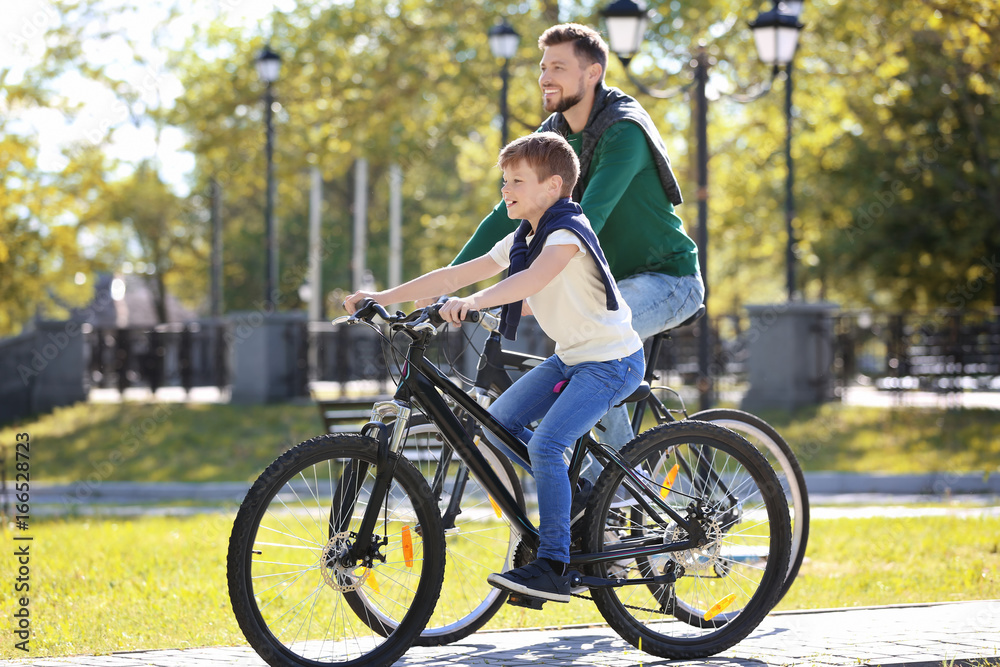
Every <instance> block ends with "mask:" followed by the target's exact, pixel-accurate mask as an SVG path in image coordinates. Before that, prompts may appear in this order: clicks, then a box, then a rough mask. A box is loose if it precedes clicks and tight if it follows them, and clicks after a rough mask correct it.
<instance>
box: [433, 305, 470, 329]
mask: <svg viewBox="0 0 1000 667" xmlns="http://www.w3.org/2000/svg"><path fill="white" fill-rule="evenodd" d="M443 305H444V303H443V302H441V303H436V304H434V305H433V306H429V307H428V309H427V319H428V320H430V321H431V323H432V324H434V325H435V326H439V325H442V324H444V318H442V317H441V315H440V313H438V310H440V309H441V306H443ZM479 318H480V312H479V311H478V310H470V311H469V312H467V313H466V314H465V317H464V318H462V321H463V322H478V321H479Z"/></svg>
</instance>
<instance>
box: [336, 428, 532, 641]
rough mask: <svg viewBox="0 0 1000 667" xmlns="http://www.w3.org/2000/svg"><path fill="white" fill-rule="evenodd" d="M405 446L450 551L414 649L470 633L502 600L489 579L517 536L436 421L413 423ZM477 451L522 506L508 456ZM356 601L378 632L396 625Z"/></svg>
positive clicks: (502, 567)
mask: <svg viewBox="0 0 1000 667" xmlns="http://www.w3.org/2000/svg"><path fill="white" fill-rule="evenodd" d="M405 447H406V450H407V451H408V452H410V451H412V452H414V455H415V456H416V458H417V459H419V460H418V465H419V468H420V470H421V472H423V473H424V475H425V476H426V477H427V478H428V479H429V480H431V483H432V487H431V492H432V493H433V494H434V497H435V498H436V499H437V502H438V506H439V508H440V510H441V514H442V517H443V520H442V523H443V527H444V534H445V547H446V553H447V557H446V565H445V576H444V584H443V587H442V591H443V592H442V595H441V600H440V601H439V602H438V605H437V607H436V608H435V609H434V614H433V615H432V616H431V619H430V620H429V621H428V622H427V625H426V626H425V627H424V629H423V631H422V632H421V633H420V636H419V637H417V638H416V639H415V640H414V645H416V646H442V645H445V644H450V643H452V642H456V641H459V640H461V639H464V638H465V637H467V636H469V635H470V634H472V633H474V632H475V631H476V630H478V629H479V628H481V627H482V626H484V625H485V624H486V623H488V622H489V620H490V619H492V618H493V616H495V615H496V613H497V611H498V610H499V609H500V607H502V606H503V604H504V602H506V600H507V593H506V592H504V591H501V590H500V589H498V588H494V587H493V586H490V585H489V583H488V582H487V581H486V578H487V577H488V576H489V575H490V574H491V573H493V572H504V571H506V570H507V569H509V567H508V565H509V563H510V562H511V559H512V558H513V557H514V552H515V550H516V548H517V545H518V542H519V538H518V535H517V533H516V532H515V531H514V530H512V529H511V527H510V526H509V525H508V524H507V522H506V521H505V520H504V519H503V518H502V517H501V515H500V512H499V508H498V507H497V506H495V505H494V502H493V500H492V499H491V498H490V497H489V494H487V492H486V490H485V489H484V488H483V487H482V486H481V485H480V483H479V481H478V480H477V479H476V478H475V477H474V476H472V475H469V474H468V469H467V468H466V466H465V464H464V463H462V461H461V460H460V459H458V458H457V457H454V456H453V455H452V454H453V453H452V451H451V448H450V447H449V445H448V444H447V442H445V440H444V437H443V436H442V435H441V431H440V429H438V427H437V425H436V424H434V423H431V422H428V421H427V420H426V419H425V418H423V417H417V418H414V419H413V420H412V421H411V422H410V425H409V428H408V430H407V435H406V445H405ZM479 451H480V452H482V454H483V456H484V457H485V458H486V460H487V461H488V462H489V463H490V465H491V466H492V467H493V470H494V471H496V473H497V475H498V476H499V477H500V480H501V481H502V482H503V484H504V486H505V487H506V488H507V490H508V491H509V492H510V493H511V495H513V496H514V498H515V500H517V502H518V503H519V504H520V506H521V507H524V494H523V493H522V490H521V484H520V481H519V480H518V478H517V474H516V473H515V472H514V468H513V466H512V465H511V464H510V462H509V461H508V460H507V458H506V457H504V456H503V455H501V454H499V453H497V452H495V451H494V450H493V448H492V447H491V446H489V445H488V444H487V443H485V442H480V443H479ZM353 597H354V599H352V600H351V602H352V606H354V608H355V611H357V612H358V615H359V617H361V618H362V619H363V620H365V621H366V622H370V625H371V626H372V628H373V629H374V630H375V631H377V632H381V633H385V632H390V631H391V630H392V628H393V627H395V625H394V624H395V621H394V620H393V619H391V618H386V617H385V616H384V615H383V614H380V613H378V612H377V611H375V610H371V609H369V608H368V607H369V605H368V603H367V600H366V596H365V594H364V591H360V592H358V593H357V594H355V595H354V596H353Z"/></svg>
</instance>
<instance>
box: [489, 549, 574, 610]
mask: <svg viewBox="0 0 1000 667" xmlns="http://www.w3.org/2000/svg"><path fill="white" fill-rule="evenodd" d="M486 581H488V582H489V583H490V585H491V586H493V587H495V588H499V589H500V590H504V591H510V592H511V593H520V594H521V595H527V596H529V597H533V598H539V599H542V600H550V601H552V602H569V597H570V595H569V576H568V575H565V574H562V575H560V574H556V573H555V572H554V571H553V570H552V566H551V565H549V564H548V562H546V561H544V560H542V559H538V560H534V561H532V562H530V563H528V564H527V565H525V566H524V567H519V568H517V569H515V570H510V571H508V572H504V573H503V574H491V575H490V576H488V577H487V578H486Z"/></svg>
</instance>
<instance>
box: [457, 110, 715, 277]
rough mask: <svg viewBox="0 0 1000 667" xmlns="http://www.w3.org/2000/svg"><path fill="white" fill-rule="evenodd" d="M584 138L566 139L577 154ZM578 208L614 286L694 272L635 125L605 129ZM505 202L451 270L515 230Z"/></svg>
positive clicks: (691, 252) (694, 260)
mask: <svg viewBox="0 0 1000 667" xmlns="http://www.w3.org/2000/svg"><path fill="white" fill-rule="evenodd" d="M581 138H582V133H577V134H571V135H569V136H568V137H566V139H567V140H568V141H569V143H570V146H572V147H573V150H575V151H576V152H577V154H579V152H580V142H581ZM583 186H584V190H583V200H582V201H581V202H580V206H581V207H582V208H583V212H584V214H585V215H586V216H587V218H588V219H589V220H590V224H591V226H592V227H593V228H594V231H595V232H596V233H597V238H598V240H599V241H600V243H601V248H602V249H603V250H604V255H605V257H607V260H608V264H609V265H610V266H611V273H612V274H613V275H614V277H615V280H622V279H623V278H627V277H629V276H633V275H635V274H637V273H645V272H655V273H666V274H668V275H672V276H687V275H691V274H693V273H695V272H696V271H697V270H698V248H697V246H696V245H695V243H694V241H692V240H691V238H690V237H689V236H688V235H687V234H686V233H685V232H684V225H683V223H682V222H681V219H680V218H679V217H677V214H676V213H675V212H674V206H673V204H671V203H670V201H669V200H668V199H667V195H666V193H664V191H663V185H662V184H661V182H660V177H659V174H658V172H657V170H656V163H655V162H653V155H652V153H651V152H650V150H649V145H648V144H647V143H646V137H645V136H644V135H643V133H642V130H641V129H640V128H639V126H638V125H636V124H635V123H631V122H628V121H622V122H619V123H615V124H614V125H612V126H611V127H610V128H608V129H607V130H606V131H605V132H604V134H603V135H602V136H601V139H600V141H598V142H597V148H596V150H595V152H594V158H593V160H592V162H591V164H590V173H589V174H588V175H587V178H586V179H585V181H584V183H583ZM518 222H519V221H512V220H511V219H510V218H508V217H507V207H506V206H505V205H504V203H503V200H501V201H500V203H499V204H497V206H496V207H495V208H494V209H493V211H492V212H491V213H490V214H489V215H488V216H486V218H484V219H483V221H482V222H481V223H479V227H478V229H476V232H475V234H473V235H472V238H471V239H469V242H468V243H466V244H465V247H464V248H462V251H461V252H460V253H459V254H458V256H457V257H456V258H455V260H454V261H453V262H452V264H461V263H462V262H467V261H469V260H472V259H476V258H477V257H480V256H482V255H485V254H486V253H487V252H489V250H490V248H492V247H493V245H494V244H495V243H496V242H497V241H499V240H500V239H502V238H503V237H504V236H506V235H507V234H509V233H511V232H512V231H514V229H516V228H517V225H518Z"/></svg>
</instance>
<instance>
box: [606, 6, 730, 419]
mask: <svg viewBox="0 0 1000 667" xmlns="http://www.w3.org/2000/svg"><path fill="white" fill-rule="evenodd" d="M640 2H642V0H640ZM601 16H603V17H604V21H605V24H606V25H607V29H608V48H609V49H611V50H612V51H613V52H614V53H615V54H616V55H617V56H618V59H619V60H620V61H621V63H622V66H623V67H624V68H625V73H626V74H627V75H628V77H629V79H630V80H631V81H632V82H633V83H635V84H636V85H637V86H638V87H639V88H640V89H641V90H642V91H643V92H644V93H646V94H647V95H650V96H652V97H657V98H660V99H665V98H669V97H673V96H675V95H679V94H681V93H683V92H684V91H686V90H687V88H688V86H682V87H680V88H677V89H675V90H673V91H669V92H666V91H655V90H650V89H649V88H647V87H646V86H645V85H643V84H642V83H641V82H640V81H638V80H637V79H635V78H634V77H632V74H631V73H630V72H629V70H628V65H629V62H631V60H632V56H634V55H635V54H636V53H637V52H638V51H639V47H640V46H641V45H642V40H643V38H644V37H645V33H646V21H647V14H646V7H645V5H644V4H639V3H637V2H635V1H634V0H616V2H614V3H612V4H611V5H609V6H608V7H606V8H605V9H604V10H602V11H601ZM691 65H692V66H693V67H694V83H695V100H696V103H695V104H696V110H697V111H696V118H695V129H696V133H697V136H698V148H697V162H698V164H697V172H698V233H697V243H698V263H699V264H700V265H701V272H702V279H703V280H704V281H705V304H706V306H707V304H708V97H707V96H706V92H705V89H706V87H707V85H708V65H709V57H708V54H707V53H706V52H705V49H704V47H700V48H699V49H698V53H697V54H696V55H695V57H694V58H692V60H691ZM698 328H699V337H698V393H699V396H700V407H701V409H702V410H705V409H707V408H709V407H711V393H712V391H711V379H710V377H709V370H708V367H709V350H710V342H711V341H710V339H709V327H708V317H704V318H702V322H701V323H700V324H699V325H698Z"/></svg>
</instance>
